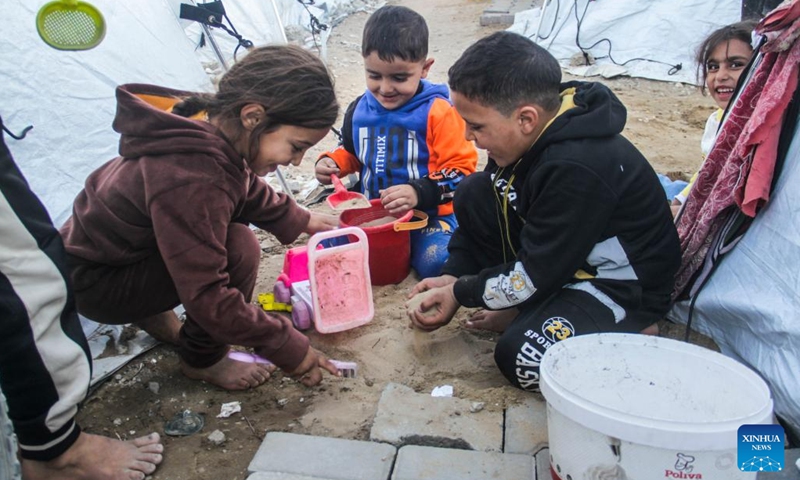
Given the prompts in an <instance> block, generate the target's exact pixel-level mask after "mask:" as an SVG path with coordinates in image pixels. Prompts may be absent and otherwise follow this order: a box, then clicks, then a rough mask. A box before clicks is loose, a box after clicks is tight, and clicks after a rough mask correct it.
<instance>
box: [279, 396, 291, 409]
mask: <svg viewBox="0 0 800 480" xmlns="http://www.w3.org/2000/svg"><path fill="white" fill-rule="evenodd" d="M287 403H289V399H288V398H281V399H280V400H278V406H279V407H285V406H286V404H287Z"/></svg>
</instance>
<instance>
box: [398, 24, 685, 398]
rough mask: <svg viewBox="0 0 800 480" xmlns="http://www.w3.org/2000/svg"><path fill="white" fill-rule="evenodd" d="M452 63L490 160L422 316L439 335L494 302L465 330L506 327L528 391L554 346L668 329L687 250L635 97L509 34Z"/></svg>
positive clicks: (456, 86)
mask: <svg viewBox="0 0 800 480" xmlns="http://www.w3.org/2000/svg"><path fill="white" fill-rule="evenodd" d="M448 73H449V84H450V89H451V91H452V100H453V103H454V105H455V107H456V109H457V110H458V112H459V114H461V116H462V117H463V118H464V120H465V121H466V133H465V135H466V137H467V138H468V139H470V140H473V141H474V142H475V143H476V145H477V146H478V147H479V148H483V149H485V150H487V151H488V154H489V163H488V165H487V167H486V171H484V172H481V173H477V174H473V175H471V176H470V177H467V178H466V179H465V180H464V181H463V182H462V184H461V185H460V186H459V189H458V191H457V193H456V197H455V201H454V205H455V214H456V219H457V221H458V224H459V227H458V229H457V230H456V232H455V233H454V235H453V238H452V240H451V241H450V245H449V250H450V258H449V259H448V261H447V263H446V264H445V265H444V268H443V269H442V272H443V275H442V276H440V277H436V278H430V279H426V280H423V281H422V282H420V283H418V284H417V285H416V286H415V287H414V289H413V290H412V292H411V294H412V295H416V294H419V293H421V292H425V293H424V295H425V297H424V300H423V301H422V303H421V305H420V306H419V307H418V308H416V309H410V310H409V317H410V318H411V321H412V323H413V324H414V325H415V326H416V327H417V328H420V329H423V330H428V331H430V330H435V329H437V328H439V327H441V326H443V325H445V324H447V323H448V322H450V320H451V319H452V318H453V315H454V314H455V313H456V311H457V310H458V308H459V307H460V306H465V307H482V308H483V309H486V310H484V311H481V312H478V313H476V314H475V315H473V317H472V318H471V319H470V321H468V322H467V324H466V326H467V327H468V328H483V329H489V330H495V331H498V332H503V334H502V336H501V337H500V339H499V341H498V344H497V348H496V349H495V361H496V362H497V365H498V367H499V368H500V370H501V371H502V372H503V374H504V375H505V376H506V378H508V379H509V381H511V383H512V384H514V385H515V386H517V387H519V388H522V389H526V390H537V389H538V385H539V364H540V361H541V358H542V355H543V354H544V353H545V351H546V350H547V348H549V347H550V346H551V345H553V344H554V343H555V342H558V341H561V340H565V339H567V338H569V337H572V336H574V335H583V334H587V333H597V332H640V331H643V330H646V331H647V332H653V331H657V327H655V325H654V324H655V322H657V321H658V320H659V319H660V318H662V317H663V315H664V314H665V313H666V311H667V309H668V306H669V299H670V292H671V289H672V282H673V277H674V274H675V272H676V270H677V268H678V265H679V262H680V248H679V244H678V236H677V233H676V231H675V226H674V224H673V223H672V218H671V215H670V211H669V207H668V206H667V204H666V203H665V202H664V199H663V198H662V197H663V195H662V194H661V189H660V184H659V182H658V178H657V176H656V174H655V172H654V171H653V169H652V168H651V167H650V165H649V164H648V163H647V160H646V159H645V158H644V157H643V156H642V154H641V153H639V151H638V150H637V149H636V148H635V147H634V146H633V145H632V144H631V143H630V142H629V141H628V140H626V139H625V138H624V137H622V135H621V134H620V133H621V132H622V129H623V127H624V126H625V117H626V111H625V107H624V106H623V105H622V104H621V103H620V101H619V100H618V99H617V98H616V97H615V96H614V94H613V93H612V92H611V91H610V90H609V89H608V88H607V87H605V86H603V85H601V84H599V83H588V82H568V83H564V84H561V83H560V82H561V69H560V67H559V65H558V62H557V61H556V60H555V59H554V58H553V57H552V56H551V55H550V54H549V53H548V52H547V51H546V50H544V49H543V48H541V47H539V46H538V45H536V44H534V43H533V42H532V41H530V40H529V39H527V38H525V37H523V36H520V35H517V34H514V33H510V32H498V33H495V34H493V35H490V36H489V37H486V38H484V39H482V40H479V41H478V42H476V43H475V44H474V45H472V46H471V47H469V48H468V49H467V50H466V51H465V52H464V54H463V55H462V56H461V58H460V59H459V60H458V61H457V62H456V63H455V64H454V65H453V66H452V67H451V68H450V71H449V72H448ZM423 312H424V313H423Z"/></svg>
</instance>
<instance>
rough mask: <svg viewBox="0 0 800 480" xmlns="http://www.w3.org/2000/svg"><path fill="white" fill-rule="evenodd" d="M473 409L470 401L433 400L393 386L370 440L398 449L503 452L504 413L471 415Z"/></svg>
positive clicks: (382, 402) (383, 399) (380, 404)
mask: <svg viewBox="0 0 800 480" xmlns="http://www.w3.org/2000/svg"><path fill="white" fill-rule="evenodd" d="M471 407H472V402H471V401H470V400H464V399H460V398H454V397H432V396H431V395H429V394H423V393H416V392H414V390H412V389H411V388H409V387H406V386H404V385H399V384H396V383H390V384H388V385H387V386H386V388H385V389H384V391H383V393H382V394H381V399H380V402H378V413H377V414H376V415H375V420H374V421H373V423H372V430H371V431H370V439H371V440H373V441H378V442H388V443H391V444H393V445H397V446H403V445H425V446H433V447H444V448H460V449H466V450H479V451H485V452H500V451H502V442H503V415H502V413H501V412H490V411H487V410H481V411H478V412H475V413H472V412H470V408H471Z"/></svg>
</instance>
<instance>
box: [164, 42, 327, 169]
mask: <svg viewBox="0 0 800 480" xmlns="http://www.w3.org/2000/svg"><path fill="white" fill-rule="evenodd" d="M251 103H257V104H260V105H262V106H263V107H264V109H265V110H266V118H265V119H264V120H263V121H261V122H260V123H259V124H258V125H257V126H256V127H255V128H254V129H253V131H252V132H251V135H250V146H249V152H250V158H255V157H256V155H257V154H258V144H259V138H260V137H261V135H263V134H265V133H269V132H272V131H274V130H276V129H277V128H278V127H280V126H281V125H292V126H296V127H303V128H311V129H320V128H330V127H331V126H333V123H334V122H335V121H336V117H337V115H338V114H339V104H338V103H337V101H336V95H335V93H334V89H333V78H332V77H331V74H330V72H329V71H328V69H327V68H326V67H325V65H324V64H323V63H322V61H321V60H320V59H319V58H318V57H317V56H315V55H314V54H312V53H310V52H308V51H306V50H304V49H303V48H301V47H298V46H294V45H270V46H266V47H260V48H256V49H254V50H252V51H251V52H250V53H248V54H247V55H246V56H245V57H244V58H243V59H242V60H240V61H239V62H237V63H236V64H235V65H234V66H233V67H232V68H231V69H230V70H229V71H228V72H227V73H225V75H223V76H222V78H221V79H220V81H219V87H218V90H217V93H216V94H197V95H194V96H192V97H189V98H186V99H183V101H182V102H180V103H178V104H176V105H175V106H174V107H173V109H172V112H173V113H175V114H177V115H181V116H183V117H190V116H192V115H194V114H196V113H198V112H200V111H203V110H205V111H206V112H207V113H208V116H209V118H217V119H219V121H220V125H221V126H227V129H226V131H229V132H239V133H238V134H237V138H232V139H230V140H231V141H233V142H235V141H236V140H237V139H238V136H239V135H241V134H242V132H243V130H242V127H241V121H240V120H239V115H240V113H241V111H242V107H244V106H245V105H248V104H251Z"/></svg>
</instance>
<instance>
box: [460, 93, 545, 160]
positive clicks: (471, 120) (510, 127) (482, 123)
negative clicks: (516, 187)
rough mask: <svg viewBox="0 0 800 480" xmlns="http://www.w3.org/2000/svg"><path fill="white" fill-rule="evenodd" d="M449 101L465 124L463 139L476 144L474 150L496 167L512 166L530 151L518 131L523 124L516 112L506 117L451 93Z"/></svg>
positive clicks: (527, 141) (522, 133)
mask: <svg viewBox="0 0 800 480" xmlns="http://www.w3.org/2000/svg"><path fill="white" fill-rule="evenodd" d="M450 98H451V99H452V101H453V105H454V106H455V107H456V110H457V111H458V113H459V114H460V115H461V117H462V118H463V119H464V121H465V122H466V124H467V126H466V131H465V132H464V137H466V139H467V140H471V141H473V142H475V146H476V147H477V148H482V149H484V150H486V153H487V154H488V155H489V157H491V158H492V159H493V160H494V161H495V163H497V165H498V166H500V167H507V166H509V165H512V164H514V163H515V162H516V161H517V160H519V159H520V158H521V157H522V155H524V154H525V152H526V151H528V149H529V148H530V146H531V140H530V138H529V137H527V136H526V135H525V132H524V131H523V129H522V128H521V127H522V125H521V124H522V121H521V120H520V119H519V117H518V115H517V111H516V110H515V111H514V112H513V113H512V114H511V115H510V116H505V115H503V114H502V113H500V112H499V111H497V110H496V109H494V108H492V107H487V106H484V105H482V104H480V103H478V102H475V101H473V100H470V99H469V98H467V97H465V96H463V95H461V94H459V93H458V92H450Z"/></svg>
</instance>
